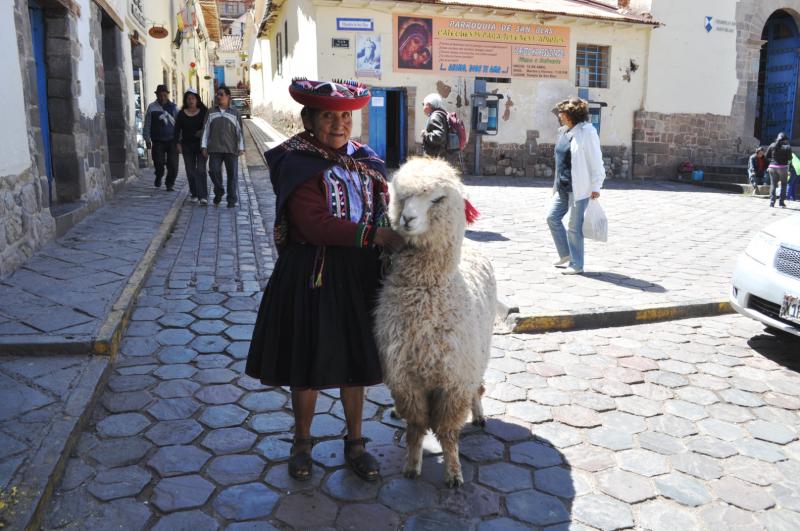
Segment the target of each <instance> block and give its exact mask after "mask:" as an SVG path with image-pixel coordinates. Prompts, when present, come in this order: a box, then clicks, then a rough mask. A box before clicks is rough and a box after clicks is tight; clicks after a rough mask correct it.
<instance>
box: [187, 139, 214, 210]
mask: <svg viewBox="0 0 800 531" xmlns="http://www.w3.org/2000/svg"><path fill="white" fill-rule="evenodd" d="M181 151H182V152H183V167H184V168H186V180H187V181H189V194H190V195H191V196H192V197H196V198H197V199H208V179H207V178H206V158H205V157H204V156H203V153H202V151H201V149H200V146H199V145H198V146H192V145H187V144H181Z"/></svg>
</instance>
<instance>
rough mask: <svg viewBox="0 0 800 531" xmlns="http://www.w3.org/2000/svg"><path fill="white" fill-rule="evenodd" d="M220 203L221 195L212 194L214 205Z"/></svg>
mask: <svg viewBox="0 0 800 531" xmlns="http://www.w3.org/2000/svg"><path fill="white" fill-rule="evenodd" d="M220 203H222V196H221V195H215V196H214V206H219V204H220Z"/></svg>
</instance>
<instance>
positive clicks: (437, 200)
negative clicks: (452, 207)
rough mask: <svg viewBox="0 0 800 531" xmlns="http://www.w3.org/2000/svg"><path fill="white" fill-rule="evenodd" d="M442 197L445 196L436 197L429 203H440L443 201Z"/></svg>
mask: <svg viewBox="0 0 800 531" xmlns="http://www.w3.org/2000/svg"><path fill="white" fill-rule="evenodd" d="M444 197H445V196H442V197H437V198H436V199H434V200H433V201H431V203H433V204H434V205H438V204H439V203H441V202H442V201H444Z"/></svg>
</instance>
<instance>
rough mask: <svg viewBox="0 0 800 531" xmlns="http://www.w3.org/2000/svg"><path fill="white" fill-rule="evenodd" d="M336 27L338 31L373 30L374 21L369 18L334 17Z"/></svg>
mask: <svg viewBox="0 0 800 531" xmlns="http://www.w3.org/2000/svg"><path fill="white" fill-rule="evenodd" d="M336 29H337V30H339V31H344V30H348V31H373V30H374V29H375V22H374V21H373V20H372V19H371V18H340V17H336Z"/></svg>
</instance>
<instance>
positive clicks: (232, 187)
mask: <svg viewBox="0 0 800 531" xmlns="http://www.w3.org/2000/svg"><path fill="white" fill-rule="evenodd" d="M223 162H224V163H225V174H226V177H227V178H228V183H227V184H228V194H227V196H228V204H229V205H235V204H236V200H237V199H238V194H237V193H236V183H237V173H238V169H239V154H238V153H209V154H208V173H209V174H211V182H212V183H213V184H214V203H215V204H216V203H219V202H220V201H221V200H222V194H224V193H225V188H223V186H222V163H223Z"/></svg>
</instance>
